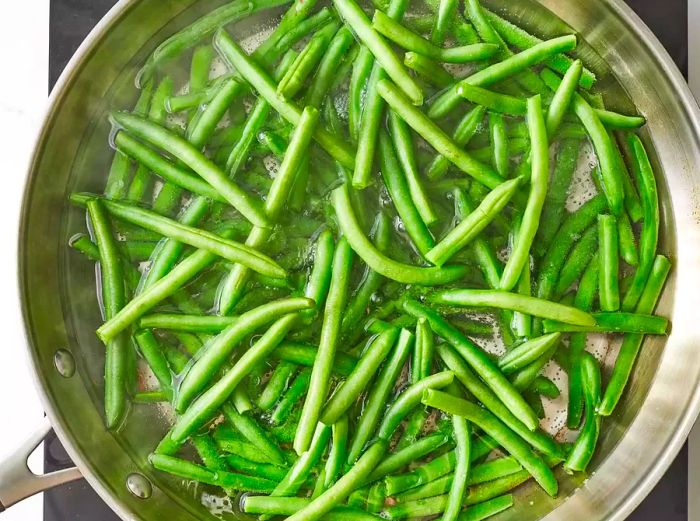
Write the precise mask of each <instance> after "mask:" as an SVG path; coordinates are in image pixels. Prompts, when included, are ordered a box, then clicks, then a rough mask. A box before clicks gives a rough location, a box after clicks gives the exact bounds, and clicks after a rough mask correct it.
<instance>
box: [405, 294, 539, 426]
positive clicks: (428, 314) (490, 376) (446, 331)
mask: <svg viewBox="0 0 700 521" xmlns="http://www.w3.org/2000/svg"><path fill="white" fill-rule="evenodd" d="M403 308H404V310H405V311H406V312H407V313H409V314H410V315H413V316H414V317H416V318H421V317H423V318H425V319H427V320H428V322H429V323H430V327H431V328H432V330H433V331H434V332H435V334H436V335H438V336H440V337H442V338H443V339H444V340H446V341H447V342H448V343H450V344H451V345H452V346H453V347H454V348H455V350H457V351H458V352H459V354H460V355H461V356H462V357H464V359H465V360H466V361H467V362H468V363H469V365H470V366H471V367H472V368H473V369H474V371H475V372H476V373H477V374H478V375H479V376H480V377H481V378H482V379H483V380H484V381H485V382H486V384H487V385H488V387H489V388H490V389H491V390H492V391H493V392H494V393H497V394H498V396H499V397H500V399H501V401H502V402H503V404H504V405H505V406H506V407H507V408H508V409H509V410H510V411H511V412H512V413H513V414H514V415H515V416H516V417H518V418H520V421H522V422H523V423H524V424H525V425H526V426H527V428H528V429H530V430H535V429H536V428H537V425H538V423H539V422H538V421H537V418H536V416H535V415H534V413H533V412H532V410H531V409H530V407H529V406H528V405H527V403H525V400H523V398H522V396H520V394H519V393H518V392H517V391H516V390H515V389H514V388H513V387H512V386H511V384H510V383H509V382H508V380H507V379H506V378H505V376H503V373H501V371H500V370H499V369H498V367H497V366H496V364H495V363H494V362H492V361H491V359H490V358H489V357H488V356H487V355H486V353H484V351H482V350H481V348H479V347H478V346H476V345H475V344H473V343H472V342H470V341H469V340H468V339H467V338H466V337H464V336H462V334H461V333H459V331H457V330H456V329H455V328H454V327H453V326H451V325H450V324H449V323H448V322H447V321H446V320H445V319H443V318H442V317H441V316H440V315H439V314H438V313H437V312H435V311H434V310H432V309H430V308H429V307H427V306H424V305H422V304H419V303H418V302H416V301H415V300H410V299H407V300H405V301H404V303H403Z"/></svg>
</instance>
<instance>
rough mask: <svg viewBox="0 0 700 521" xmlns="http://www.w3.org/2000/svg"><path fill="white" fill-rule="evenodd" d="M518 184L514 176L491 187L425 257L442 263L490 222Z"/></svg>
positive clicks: (514, 191)
mask: <svg viewBox="0 0 700 521" xmlns="http://www.w3.org/2000/svg"><path fill="white" fill-rule="evenodd" d="M519 186H520V178H516V179H511V180H509V181H505V182H503V183H501V184H500V185H499V186H498V187H497V188H495V189H493V190H492V191H491V192H490V193H489V194H488V195H487V196H486V197H484V199H483V201H482V202H481V204H480V205H479V206H478V207H477V208H476V209H475V210H474V211H473V212H471V213H470V214H469V215H468V216H466V217H465V218H464V219H462V220H461V222H460V223H459V224H458V225H457V226H455V227H454V228H453V229H452V230H451V231H450V232H449V233H448V234H447V235H446V236H445V237H444V238H443V239H442V240H441V241H440V242H439V243H438V244H437V245H436V246H435V247H434V248H433V249H431V250H430V251H429V252H428V253H427V254H426V256H425V258H426V259H427V260H429V261H430V262H432V263H433V264H435V265H437V266H442V265H444V264H445V263H446V262H447V261H448V260H450V258H452V257H453V256H454V255H456V254H457V253H458V252H459V251H460V250H462V249H463V248H464V247H465V246H467V245H468V244H469V243H470V242H471V241H473V240H474V239H475V238H476V237H477V236H478V235H479V234H480V233H481V232H482V231H483V230H484V228H486V226H488V225H489V224H490V223H491V221H492V220H493V219H494V218H495V217H496V216H497V215H498V213H499V212H500V211H501V210H502V209H503V208H504V207H505V205H506V204H508V202H509V201H510V199H511V198H512V197H513V196H514V195H515V193H516V191H517V190H518V188H519Z"/></svg>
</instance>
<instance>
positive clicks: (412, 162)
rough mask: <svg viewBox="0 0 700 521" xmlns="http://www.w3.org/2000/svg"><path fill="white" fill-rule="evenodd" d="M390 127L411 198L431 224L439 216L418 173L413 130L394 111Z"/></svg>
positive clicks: (425, 221) (390, 115)
mask: <svg viewBox="0 0 700 521" xmlns="http://www.w3.org/2000/svg"><path fill="white" fill-rule="evenodd" d="M389 127H390V129H391V137H392V139H393V142H394V148H395V150H396V156H397V158H398V160H399V163H401V167H402V169H403V172H404V174H405V176H406V181H407V182H408V189H409V192H410V193H411V199H413V203H414V204H415V206H416V209H417V210H418V213H419V214H420V216H421V219H423V222H424V223H425V224H426V225H427V226H430V225H431V224H434V223H435V222H436V221H437V219H438V217H437V214H436V213H435V211H434V210H433V208H432V203H431V202H430V199H429V198H428V194H427V193H426V191H425V187H424V186H423V182H422V180H421V179H420V175H419V173H418V164H417V162H416V157H415V150H414V148H413V139H412V137H411V131H410V130H409V128H408V125H406V122H405V121H404V120H403V119H401V118H400V117H399V116H397V115H396V113H394V112H390V113H389Z"/></svg>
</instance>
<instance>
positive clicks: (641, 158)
mask: <svg viewBox="0 0 700 521" xmlns="http://www.w3.org/2000/svg"><path fill="white" fill-rule="evenodd" d="M628 144H629V149H630V151H631V155H632V157H631V158H630V161H631V162H632V171H633V172H634V176H635V178H636V180H637V185H638V186H639V193H640V195H641V199H642V210H643V213H644V221H643V224H642V231H641V235H640V236H639V265H638V266H637V270H636V271H635V273H634V278H633V279H632V285H631V286H630V288H629V290H627V293H626V294H625V296H624V298H623V299H622V310H623V311H631V310H633V309H634V308H635V306H637V305H638V301H639V299H640V297H641V294H642V292H643V290H644V286H645V284H646V283H647V282H646V281H647V279H648V277H649V273H650V272H651V270H652V265H653V263H654V255H655V253H656V246H657V243H658V240H659V201H658V196H657V193H656V179H654V170H653V169H652V166H651V163H650V162H649V157H648V156H647V153H646V150H645V149H644V144H643V143H642V141H641V140H640V139H639V138H638V137H637V136H636V135H634V134H630V136H629V138H628Z"/></svg>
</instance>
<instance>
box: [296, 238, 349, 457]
mask: <svg viewBox="0 0 700 521" xmlns="http://www.w3.org/2000/svg"><path fill="white" fill-rule="evenodd" d="M352 261H353V253H352V249H351V247H350V244H349V243H348V242H347V241H346V240H345V238H342V239H341V240H340V241H339V242H338V246H337V248H336V250H335V254H334V256H333V272H332V276H331V284H330V288H329V290H328V298H327V300H326V305H325V307H324V313H323V325H322V327H321V336H320V340H319V344H318V353H317V354H316V360H315V362H314V366H313V369H312V372H311V382H310V384H309V392H308V393H307V395H306V400H305V401H304V407H303V409H302V413H301V419H300V420H299V426H298V427H297V432H296V435H295V437H294V450H295V451H296V453H297V454H300V455H301V453H303V452H304V451H306V450H307V449H308V448H309V444H310V443H311V438H312V436H313V429H314V428H315V425H316V424H317V423H318V420H319V419H320V417H321V409H322V407H323V404H324V402H325V401H326V397H327V395H328V390H329V387H330V375H331V368H332V367H333V360H334V359H335V353H336V349H337V347H338V338H339V336H340V335H339V333H340V323H341V320H342V316H343V310H344V309H345V305H346V300H347V292H348V284H349V278H350V271H351V269H352Z"/></svg>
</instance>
